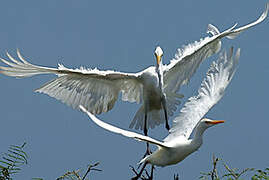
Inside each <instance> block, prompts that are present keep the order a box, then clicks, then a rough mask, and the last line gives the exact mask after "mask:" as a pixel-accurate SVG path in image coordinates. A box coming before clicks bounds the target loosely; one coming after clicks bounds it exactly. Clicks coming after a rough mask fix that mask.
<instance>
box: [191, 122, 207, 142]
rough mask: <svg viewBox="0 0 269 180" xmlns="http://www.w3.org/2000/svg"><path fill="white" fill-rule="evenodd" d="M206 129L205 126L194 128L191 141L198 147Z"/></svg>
mask: <svg viewBox="0 0 269 180" xmlns="http://www.w3.org/2000/svg"><path fill="white" fill-rule="evenodd" d="M206 129H207V128H206V127H205V126H201V125H198V126H197V127H196V128H195V132H194V136H193V141H196V142H198V143H199V144H200V145H202V143H203V134H204V132H205V130H206Z"/></svg>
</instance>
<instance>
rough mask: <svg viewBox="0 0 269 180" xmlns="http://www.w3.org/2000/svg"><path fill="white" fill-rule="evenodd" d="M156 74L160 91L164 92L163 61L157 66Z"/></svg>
mask: <svg viewBox="0 0 269 180" xmlns="http://www.w3.org/2000/svg"><path fill="white" fill-rule="evenodd" d="M156 73H157V75H158V78H159V87H160V90H161V91H162V90H163V64H162V61H161V62H160V64H157V65H156Z"/></svg>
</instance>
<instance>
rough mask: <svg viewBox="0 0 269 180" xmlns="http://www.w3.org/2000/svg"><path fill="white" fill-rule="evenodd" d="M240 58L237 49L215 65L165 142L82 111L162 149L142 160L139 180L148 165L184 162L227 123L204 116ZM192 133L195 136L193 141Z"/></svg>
mask: <svg viewBox="0 0 269 180" xmlns="http://www.w3.org/2000/svg"><path fill="white" fill-rule="evenodd" d="M239 56H240V49H238V50H237V52H236V53H235V56H234V57H233V49H232V48H231V50H230V52H229V54H227V53H225V52H224V53H222V54H221V55H220V57H219V59H218V61H217V62H213V63H212V65H211V67H210V68H209V70H208V72H207V76H206V78H205V79H204V80H203V82H202V84H201V87H200V89H199V90H198V95H197V96H193V97H190V98H189V99H188V101H187V102H186V103H185V105H184V107H183V108H182V109H181V111H180V114H179V115H178V116H177V117H176V118H175V119H174V120H173V126H172V128H171V129H170V131H169V135H168V136H167V137H166V138H165V139H164V141H158V140H155V139H153V138H151V137H148V136H144V135H141V134H138V133H135V132H130V131H127V130H123V129H120V128H117V127H114V126H112V125H110V124H107V123H105V122H103V121H101V120H99V119H97V118H96V117H95V116H94V115H93V114H91V113H90V112H88V111H87V109H85V108H84V107H83V106H80V108H81V110H82V111H84V112H86V113H87V114H88V116H89V117H90V118H91V119H92V120H93V121H94V122H95V123H96V124H97V125H99V126H101V127H102V128H104V129H106V130H109V131H112V132H114V133H118V134H121V135H123V136H126V137H131V138H134V139H136V140H139V141H146V142H148V143H151V144H154V145H156V146H157V147H158V149H157V150H156V151H155V152H153V153H152V154H150V155H148V156H146V157H145V158H144V159H142V160H141V161H140V164H141V163H144V165H143V167H142V169H141V171H140V173H138V175H137V177H135V178H134V179H138V178H139V176H141V174H142V172H143V169H144V168H145V166H146V165H147V164H152V165H156V166H168V165H172V164H176V163H178V162H180V161H182V160H183V159H185V158H186V157H187V156H188V155H190V154H191V153H193V152H195V151H197V150H198V149H199V148H200V146H201V145H202V143H203V139H202V136H203V133H204V131H205V130H206V129H207V128H209V127H212V126H214V125H216V124H219V123H223V122H224V121H223V120H210V119H207V118H203V117H204V115H205V114H206V113H207V112H208V111H209V110H210V109H211V108H212V107H213V106H214V105H215V104H216V103H217V102H218V101H219V100H220V99H221V98H222V96H223V95H224V91H225V89H226V87H227V86H228V84H229V83H230V81H231V80H232V78H233V75H234V73H235V71H236V66H237V64H238V60H239ZM192 132H193V137H192V138H190V135H191V133H192Z"/></svg>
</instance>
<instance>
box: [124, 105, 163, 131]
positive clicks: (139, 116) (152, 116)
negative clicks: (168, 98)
mask: <svg viewBox="0 0 269 180" xmlns="http://www.w3.org/2000/svg"><path fill="white" fill-rule="evenodd" d="M164 122H165V116H164V111H163V110H162V109H160V110H152V111H149V112H147V127H148V128H151V129H153V128H155V127H156V126H159V125H160V124H162V123H164ZM144 123H145V109H144V105H142V106H141V107H140V108H139V110H138V111H137V112H136V114H135V117H134V119H133V120H132V122H131V124H130V126H129V128H135V129H137V130H144Z"/></svg>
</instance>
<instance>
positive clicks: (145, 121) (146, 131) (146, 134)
mask: <svg viewBox="0 0 269 180" xmlns="http://www.w3.org/2000/svg"><path fill="white" fill-rule="evenodd" d="M144 134H145V136H148V128H147V111H146V112H145V120H144ZM150 154H151V151H150V149H149V143H148V142H147V150H146V153H145V155H144V156H143V157H146V156H147V155H150Z"/></svg>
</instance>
